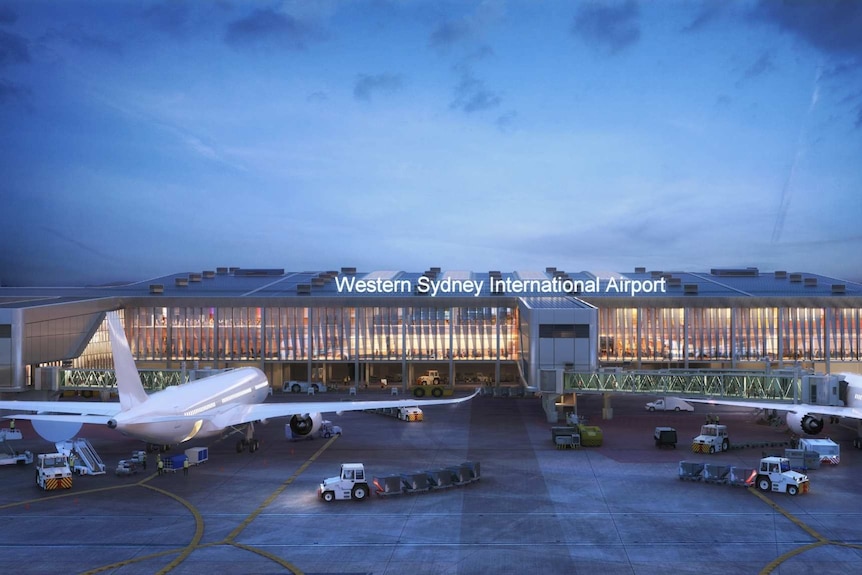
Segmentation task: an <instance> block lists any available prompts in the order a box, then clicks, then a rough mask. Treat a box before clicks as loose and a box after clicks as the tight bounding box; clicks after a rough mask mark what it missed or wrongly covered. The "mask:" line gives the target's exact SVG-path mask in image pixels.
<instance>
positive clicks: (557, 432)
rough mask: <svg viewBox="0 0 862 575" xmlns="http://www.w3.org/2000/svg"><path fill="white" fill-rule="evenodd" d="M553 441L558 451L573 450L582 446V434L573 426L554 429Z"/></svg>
mask: <svg viewBox="0 0 862 575" xmlns="http://www.w3.org/2000/svg"><path fill="white" fill-rule="evenodd" d="M551 441H553V442H554V446H555V447H556V448H557V449H573V448H576V447H580V446H581V434H580V433H579V432H578V428H577V427H575V426H573V425H563V426H558V427H552V428H551Z"/></svg>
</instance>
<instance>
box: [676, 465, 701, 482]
mask: <svg viewBox="0 0 862 575" xmlns="http://www.w3.org/2000/svg"><path fill="white" fill-rule="evenodd" d="M703 466H704V464H703V463H699V462H697V461H680V462H679V478H680V479H684V480H686V481H700V480H701V479H703Z"/></svg>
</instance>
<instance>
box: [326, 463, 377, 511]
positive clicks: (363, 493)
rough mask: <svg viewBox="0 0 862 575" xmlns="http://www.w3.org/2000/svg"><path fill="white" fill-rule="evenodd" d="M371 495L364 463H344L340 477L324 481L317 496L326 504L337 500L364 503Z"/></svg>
mask: <svg viewBox="0 0 862 575" xmlns="http://www.w3.org/2000/svg"><path fill="white" fill-rule="evenodd" d="M369 493H370V489H369V487H368V479H367V478H366V477H365V466H364V465H363V464H362V463H342V464H341V473H340V474H339V475H338V477H330V478H328V479H324V480H323V483H321V484H320V486H319V487H318V488H317V496H318V497H320V498H321V499H323V500H324V501H326V502H329V501H334V500H335V499H353V500H355V501H362V500H364V499H366V498H367V497H368V494H369Z"/></svg>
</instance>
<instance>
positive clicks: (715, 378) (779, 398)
mask: <svg viewBox="0 0 862 575" xmlns="http://www.w3.org/2000/svg"><path fill="white" fill-rule="evenodd" d="M802 375H803V372H801V371H800V370H780V371H738V370H727V371H713V370H672V369H668V370H660V371H649V370H645V371H607V372H598V373H576V372H565V373H563V390H562V391H563V393H590V392H593V393H640V394H648V395H684V396H689V397H697V396H703V397H722V398H735V399H756V400H775V401H776V402H781V403H787V402H794V403H796V402H798V401H799V400H800V396H801V393H800V391H801V381H802ZM806 375H807V373H806Z"/></svg>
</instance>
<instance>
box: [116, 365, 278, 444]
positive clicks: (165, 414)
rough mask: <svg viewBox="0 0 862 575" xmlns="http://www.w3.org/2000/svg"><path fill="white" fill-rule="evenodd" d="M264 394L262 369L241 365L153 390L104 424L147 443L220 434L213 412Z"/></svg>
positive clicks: (265, 383)
mask: <svg viewBox="0 0 862 575" xmlns="http://www.w3.org/2000/svg"><path fill="white" fill-rule="evenodd" d="M267 395H269V382H268V381H267V379H266V376H265V375H264V374H263V372H262V371H260V370H259V369H257V368H255V367H242V368H238V369H233V370H230V371H226V372H224V373H220V374H216V375H213V376H210V377H207V378H205V379H202V380H200V381H193V382H190V383H187V384H185V385H181V386H177V387H169V388H167V389H164V390H162V391H158V392H156V393H153V394H151V395H150V396H149V398H148V399H147V401H145V402H144V403H141V404H139V405H136V406H134V407H132V408H131V409H129V410H127V411H123V412H120V413H118V414H117V415H116V416H115V417H114V418H113V419H111V420H110V421H109V422H108V427H111V428H112V429H116V430H117V431H119V432H120V433H122V434H124V435H127V436H129V437H134V438H136V439H141V440H143V441H147V442H149V443H155V444H164V445H170V444H175V443H182V442H184V441H188V440H189V439H191V438H193V437H198V438H201V437H211V436H213V435H218V434H220V433H221V432H222V431H223V429H224V428H223V426H220V425H214V424H213V422H212V417H213V415H218V414H219V413H221V412H224V411H227V410H230V409H232V408H234V407H236V406H238V405H247V404H254V403H261V402H263V400H264V399H266V397H267Z"/></svg>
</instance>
